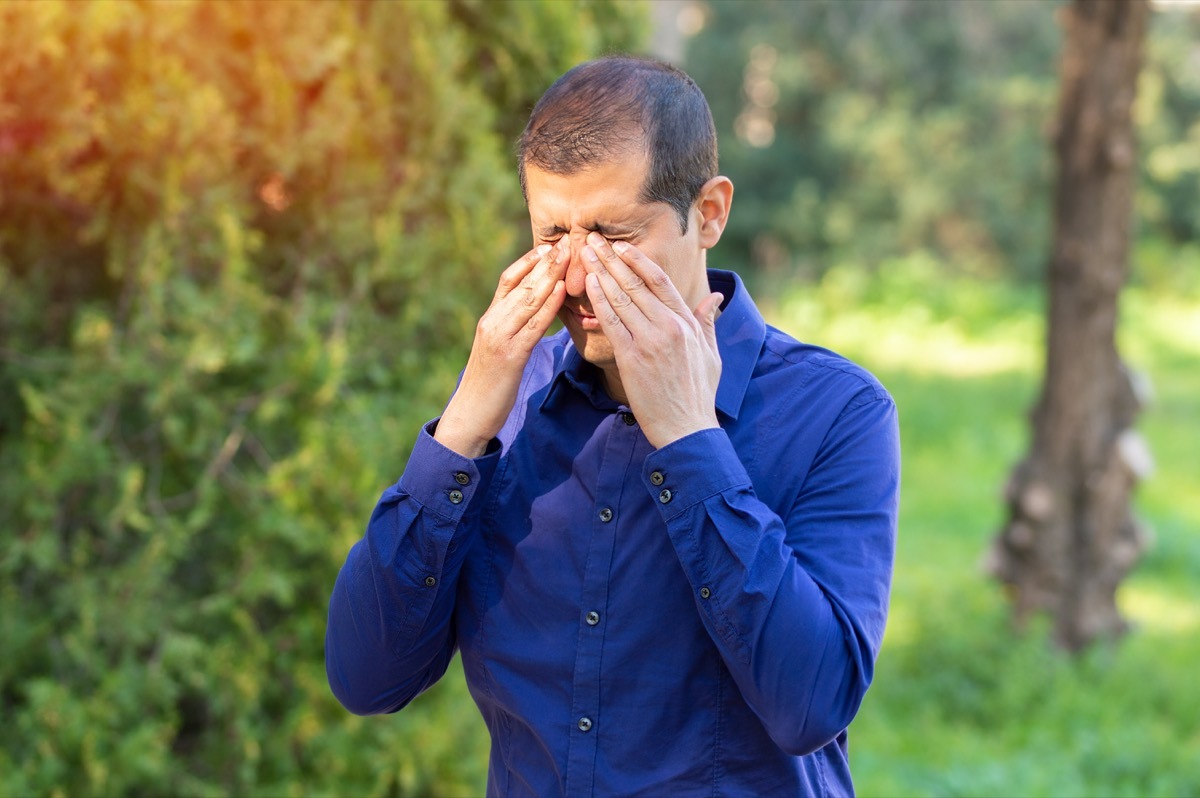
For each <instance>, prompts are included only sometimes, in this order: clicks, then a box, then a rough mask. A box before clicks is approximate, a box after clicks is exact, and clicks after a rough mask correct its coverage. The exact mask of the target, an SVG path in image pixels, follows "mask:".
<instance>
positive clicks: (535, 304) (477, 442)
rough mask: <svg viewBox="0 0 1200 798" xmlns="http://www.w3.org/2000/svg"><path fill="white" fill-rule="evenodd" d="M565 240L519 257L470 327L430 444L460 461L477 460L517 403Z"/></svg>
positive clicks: (555, 298) (559, 298) (550, 308)
mask: <svg viewBox="0 0 1200 798" xmlns="http://www.w3.org/2000/svg"><path fill="white" fill-rule="evenodd" d="M570 259H571V257H570V243H569V242H568V240H567V237H566V236H563V237H562V238H561V239H559V242H558V244H556V245H555V246H553V247H551V246H549V245H546V244H543V245H542V246H540V247H537V248H536V249H533V250H530V251H529V252H527V253H525V255H524V256H522V257H521V259H520V260H518V261H517V262H516V263H514V264H512V265H511V266H509V267H508V268H507V269H505V270H504V273H503V274H501V275H500V284H499V286H497V288H496V294H495V296H494V297H493V298H492V304H491V305H490V306H489V307H488V309H487V312H485V313H484V314H483V316H482V317H481V318H480V319H479V324H477V325H476V327H475V342H474V343H473V344H472V345H471V356H470V357H469V358H467V367H466V369H465V370H464V371H463V375H462V381H461V382H459V385H458V390H457V391H455V393H454V396H453V398H451V400H450V404H449V405H447V406H446V411H445V412H444V413H443V414H442V418H441V420H440V421H439V422H438V425H437V430H436V431H435V432H434V436H433V437H434V439H435V440H437V441H438V442H439V443H441V444H442V445H443V446H445V447H446V448H448V449H451V450H453V451H455V452H458V453H459V454H461V455H463V456H464V457H470V458H475V457H479V456H481V455H482V454H483V453H484V452H485V451H486V450H487V445H488V443H489V442H490V441H491V440H492V438H494V437H496V435H497V434H499V432H500V428H501V427H503V426H504V422H505V420H506V419H507V418H508V414H509V413H510V412H512V408H513V405H514V404H515V403H516V401H517V389H518V388H519V387H520V384H521V374H522V373H523V372H524V370H525V364H526V363H527V362H528V361H529V355H530V353H532V352H533V347H534V346H535V345H536V344H537V342H538V341H540V340H541V338H542V336H544V335H545V334H546V331H547V330H548V329H550V324H551V323H552V322H553V321H554V317H555V315H556V314H557V313H558V309H559V308H561V307H562V303H563V299H564V298H565V297H566V295H567V289H566V286H565V284H564V283H563V278H564V276H565V275H566V272H567V263H568V262H569V261H570Z"/></svg>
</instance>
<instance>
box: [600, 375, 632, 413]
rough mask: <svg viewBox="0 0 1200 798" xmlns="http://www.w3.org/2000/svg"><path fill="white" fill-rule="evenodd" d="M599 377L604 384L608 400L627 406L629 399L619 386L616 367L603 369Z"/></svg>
mask: <svg viewBox="0 0 1200 798" xmlns="http://www.w3.org/2000/svg"><path fill="white" fill-rule="evenodd" d="M600 375H601V380H602V381H603V383H604V391H605V393H607V394H608V395H609V398H611V399H612V400H613V401H614V402H619V403H620V404H623V405H627V404H629V397H628V396H626V395H625V386H624V385H622V384H621V375H620V374H619V373H618V372H617V367H616V366H610V367H607V368H603V369H601V372H600Z"/></svg>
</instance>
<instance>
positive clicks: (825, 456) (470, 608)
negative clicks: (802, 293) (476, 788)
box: [326, 271, 899, 796]
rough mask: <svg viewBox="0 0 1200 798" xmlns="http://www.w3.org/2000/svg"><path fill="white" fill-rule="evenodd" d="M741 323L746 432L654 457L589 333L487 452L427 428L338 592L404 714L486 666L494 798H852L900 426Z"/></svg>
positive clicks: (849, 387) (717, 281)
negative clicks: (850, 736) (453, 444)
mask: <svg viewBox="0 0 1200 798" xmlns="http://www.w3.org/2000/svg"><path fill="white" fill-rule="evenodd" d="M709 281H710V284H711V285H712V287H713V290H717V291H721V292H722V293H723V294H725V296H727V297H729V299H728V300H727V302H726V306H725V308H724V310H723V312H722V315H721V316H720V318H719V319H718V321H717V336H718V343H719V346H720V352H721V359H722V373H721V381H720V386H719V389H718V391H717V402H716V403H717V410H718V419H719V421H720V424H721V429H713V430H705V431H702V432H697V433H695V434H692V435H689V436H687V437H685V438H682V439H680V440H678V441H675V442H673V443H671V444H669V445H667V446H664V447H663V448H661V449H659V450H657V451H656V450H655V449H654V448H653V447H652V446H651V445H650V444H649V443H648V442H647V440H646V438H645V436H644V435H643V434H642V433H641V431H640V430H639V428H638V424H637V420H636V418H634V416H633V415H632V414H631V413H630V412H629V408H628V407H624V406H621V405H619V404H617V403H616V402H614V401H613V400H611V399H610V398H609V397H608V396H607V394H606V393H605V392H604V390H603V388H601V387H600V385H601V383H600V380H599V377H598V373H597V371H596V370H595V368H594V367H593V366H591V365H590V364H588V363H586V362H585V361H583V359H582V358H581V356H580V355H579V353H578V351H577V350H576V349H575V348H574V347H573V345H572V344H571V341H570V338H569V337H568V336H567V334H566V333H565V332H562V333H559V334H558V335H555V336H551V337H548V338H546V339H544V340H543V341H542V342H541V343H540V344H539V345H538V346H537V348H536V349H535V350H534V352H533V355H532V357H531V358H530V361H529V364H528V366H527V367H526V369H525V374H524V378H523V381H522V384H521V388H520V391H519V394H518V399H517V402H516V406H515V408H514V409H513V411H512V414H511V416H510V418H509V419H508V422H507V424H506V425H505V427H504V429H503V431H502V432H501V433H500V435H499V438H498V440H496V441H493V442H492V445H491V447H490V448H489V450H488V452H487V453H486V454H485V455H484V456H482V457H480V458H478V459H475V460H471V459H467V458H464V457H461V456H459V455H457V454H455V453H454V452H452V451H450V450H448V449H446V448H444V447H442V446H441V445H440V444H439V443H437V441H435V440H434V439H433V437H432V436H431V434H430V433H431V431H432V429H433V423H435V422H431V424H430V425H427V426H426V428H425V429H424V430H423V431H422V433H421V435H420V438H419V440H418V441H417V443H416V445H415V446H414V448H413V452H412V456H411V458H410V459H409V462H408V466H407V468H406V469H405V472H404V474H403V476H401V478H400V480H399V482H398V483H397V484H396V485H394V486H393V487H391V488H389V489H388V490H387V491H386V492H385V493H384V494H383V497H382V498H381V499H380V501H379V504H378V506H377V507H376V508H375V512H374V514H373V515H372V516H371V519H370V522H369V524H368V527H367V531H366V535H365V537H364V538H363V539H362V540H361V541H360V542H358V543H357V544H356V545H355V546H354V548H353V549H352V550H351V552H350V555H349V557H348V559H347V561H346V564H345V566H344V567H343V568H342V570H341V572H340V573H339V575H338V578H337V583H336V585H335V587H334V591H333V597H332V601H331V605H330V610H329V627H328V631H327V640H326V668H327V671H328V675H329V682H330V685H331V686H332V688H333V692H334V693H335V694H336V695H337V697H338V699H339V700H340V701H341V702H342V703H343V704H344V705H345V706H346V707H347V708H348V709H350V710H351V711H353V712H356V713H360V714H369V713H379V712H394V711H396V710H398V709H400V708H401V707H403V706H404V705H405V704H407V703H408V702H409V701H411V700H412V699H413V698H414V697H415V696H417V695H418V694H419V693H420V692H421V691H423V690H425V689H426V688H427V687H429V686H430V685H432V684H433V683H434V682H435V681H436V680H437V679H438V678H439V677H440V676H441V675H442V674H443V672H444V671H445V669H446V666H447V664H448V663H449V662H450V659H451V657H452V656H453V654H454V652H455V651H456V650H461V652H462V660H463V666H464V670H465V673H466V678H467V684H468V687H469V689H470V691H471V694H472V696H473V697H474V699H475V701H476V703H477V704H478V707H479V710H480V712H481V713H482V715H483V719H484V721H485V722H486V724H487V727H488V730H489V731H490V733H491V739H492V748H491V759H490V765H489V771H488V792H489V794H494V795H534V796H551V795H570V796H585V795H632V794H647V795H673V796H674V795H699V794H704V795H748V796H764V795H772V796H776V795H845V794H852V793H853V785H852V782H851V779H850V769H849V763H848V760H847V744H846V727H847V726H848V725H849V723H850V721H851V719H852V718H853V717H854V714H855V712H856V711H857V709H858V707H859V704H860V702H861V701H862V698H863V695H864V693H865V692H866V690H867V687H868V685H869V684H870V682H871V677H872V673H873V670H874V662H875V657H876V655H877V653H878V651H879V646H880V642H881V639H882V637H883V630H884V621H885V618H886V615H887V603H888V590H889V586H890V580H891V571H892V557H893V552H894V544H895V531H896V510H897V507H896V505H897V492H898V486H899V442H898V429H897V419H896V409H895V405H894V403H893V402H892V400H891V398H890V397H889V396H888V394H887V393H886V392H885V391H884V389H883V388H882V387H881V386H880V384H879V383H878V382H877V381H876V380H875V379H874V378H873V377H872V376H871V375H870V374H868V373H867V372H866V371H864V370H863V369H861V368H860V367H858V366H856V365H854V364H852V363H850V362H849V361H847V360H846V359H844V358H842V357H840V356H838V355H836V354H833V353H832V352H829V351H827V350H825V349H821V348H818V347H815V346H810V345H807V344H801V343H798V342H796V341H795V340H793V339H792V338H789V337H788V336H786V335H785V334H783V333H781V332H779V331H778V330H776V329H774V328H771V327H769V326H767V325H766V324H765V323H764V321H763V318H762V316H761V314H760V313H759V312H758V310H757V309H756V308H755V306H754V304H753V302H752V301H751V299H750V297H749V295H748V294H747V292H746V290H745V288H744V287H743V285H742V283H741V280H740V279H739V278H738V277H737V276H736V275H734V274H732V273H729V272H719V271H710V272H709Z"/></svg>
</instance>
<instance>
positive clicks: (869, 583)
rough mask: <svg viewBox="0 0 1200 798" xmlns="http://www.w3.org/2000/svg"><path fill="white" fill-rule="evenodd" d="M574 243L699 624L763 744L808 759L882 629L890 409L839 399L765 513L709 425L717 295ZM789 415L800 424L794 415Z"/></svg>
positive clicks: (595, 246)
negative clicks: (648, 451) (816, 450)
mask: <svg viewBox="0 0 1200 798" xmlns="http://www.w3.org/2000/svg"><path fill="white" fill-rule="evenodd" d="M588 244H589V246H590V247H591V249H592V253H594V255H595V257H589V253H588V252H587V251H586V250H585V252H584V260H585V263H586V264H587V268H588V271H589V274H588V282H587V290H588V296H589V298H590V299H591V301H592V305H593V307H594V308H595V310H596V317H597V318H598V319H600V321H601V324H602V325H603V327H604V330H605V333H606V334H607V335H608V337H609V339H610V341H612V344H613V350H614V355H615V357H616V359H617V365H618V368H619V369H620V373H621V380H622V384H623V386H624V388H625V391H626V394H627V395H628V397H629V403H630V406H631V409H632V410H633V412H634V414H635V415H636V416H637V418H638V421H639V423H641V425H642V427H643V430H644V432H645V434H646V437H647V439H648V440H649V441H650V442H651V443H652V444H654V445H655V447H657V449H658V451H656V452H655V453H654V454H652V455H651V456H650V457H648V458H647V461H646V471H645V473H644V475H643V477H644V479H645V480H646V486H647V489H648V490H650V491H651V494H652V495H653V496H654V497H655V498H656V499H657V500H658V505H659V507H660V510H661V512H662V513H663V518H664V521H666V523H667V530H668V534H669V535H670V537H671V540H672V543H673V544H674V546H675V550H676V553H677V555H678V556H679V560H680V562H681V564H682V565H683V567H684V570H685V572H686V573H687V574H688V578H689V579H690V580H691V582H692V585H693V589H694V590H695V597H696V607H697V610H698V612H699V613H700V617H701V619H702V621H703V622H704V624H705V626H706V628H707V629H708V631H709V634H710V636H711V637H712V639H713V641H714V643H715V644H716V646H717V648H718V649H719V650H720V651H721V654H722V657H723V659H724V661H725V664H726V666H727V667H728V668H729V670H730V672H731V674H732V675H733V678H734V679H735V681H736V682H737V684H738V687H739V688H740V690H741V692H742V696H743V697H744V698H745V700H746V702H747V703H748V704H749V705H750V706H751V708H752V709H753V710H754V711H755V713H756V714H757V715H758V716H759V718H760V719H761V720H762V722H763V725H764V727H765V728H766V729H767V731H768V733H769V734H770V735H771V737H772V739H774V740H775V741H776V743H777V744H778V745H779V746H780V747H781V748H782V749H784V750H786V751H789V752H792V753H796V754H804V753H808V752H810V751H812V750H815V749H816V748H819V747H821V746H822V745H824V744H826V743H828V742H829V740H831V739H832V738H833V737H834V736H836V734H837V733H838V732H840V731H841V730H842V729H844V728H845V727H846V725H847V724H848V723H849V722H850V719H851V718H853V716H854V713H855V712H856V711H857V709H858V706H859V703H860V702H861V700H862V697H863V695H864V694H865V692H866V688H867V686H868V685H869V684H870V681H871V678H872V675H873V669H874V659H875V655H876V653H877V652H878V649H879V644H880V642H881V639H882V635H883V624H884V619H885V617H886V607H887V599H888V591H889V589H890V584H891V567H892V557H893V551H894V546H895V528H896V502H897V496H898V487H899V485H898V483H899V435H898V427H897V423H896V413H895V405H894V404H893V403H892V401H891V399H890V398H889V397H887V396H886V394H884V393H883V392H882V391H879V392H878V394H877V393H876V392H875V390H874V389H871V390H865V391H864V392H863V394H862V395H861V396H857V397H856V398H855V399H854V400H853V401H847V404H846V406H845V408H844V410H843V412H842V413H841V414H840V416H839V417H838V419H837V421H836V423H833V424H832V425H831V426H830V428H829V429H828V430H827V431H826V433H825V435H824V440H823V442H822V449H821V452H820V454H819V456H818V459H817V461H815V462H814V464H813V467H812V470H811V471H810V473H808V474H807V475H806V477H805V479H804V485H803V491H802V494H801V496H800V498H799V499H798V500H797V501H796V503H795V506H793V507H792V508H790V510H788V511H787V512H785V513H783V515H782V516H781V514H779V513H777V512H775V511H774V510H772V509H771V508H770V507H768V506H767V505H765V504H764V503H763V502H762V501H761V500H759V498H758V497H757V496H756V494H755V492H754V488H753V486H752V485H751V481H750V478H749V476H748V474H747V473H746V470H745V468H744V467H743V465H742V463H741V462H740V461H739V460H738V456H737V453H736V452H735V451H734V449H733V446H732V444H731V443H730V441H729V438H728V436H727V435H726V434H725V433H724V432H723V431H722V430H720V429H719V428H715V427H716V425H715V417H714V412H715V411H714V409H713V408H714V405H715V399H716V390H717V383H718V378H719V374H720V355H719V352H718V350H717V344H716V336H715V331H714V329H713V316H714V315H715V306H716V303H715V300H714V297H715V296H719V295H710V296H709V297H708V298H706V299H705V300H704V301H702V302H701V303H700V306H699V307H698V308H697V309H696V310H695V311H691V310H689V309H688V308H687V305H686V304H685V303H684V302H683V299H682V297H681V296H680V295H679V294H678V292H677V291H675V289H674V287H673V286H672V285H671V282H670V280H668V279H665V278H666V275H665V274H664V273H663V271H662V269H660V268H659V267H658V266H657V265H656V264H655V263H653V262H652V261H650V260H649V259H648V258H647V257H646V256H645V255H644V254H642V253H641V252H640V251H638V250H637V248H636V247H633V246H630V245H628V244H624V245H618V246H617V247H616V248H614V247H610V246H608V244H607V242H605V241H603V240H602V239H600V238H599V237H598V236H591V237H589V239H588ZM618 250H619V251H618ZM792 416H793V418H795V419H798V420H799V423H803V421H804V416H803V414H802V413H801V409H800V408H797V412H796V413H794V414H792ZM800 431H801V430H800V429H799V428H797V429H795V430H784V429H780V430H777V431H776V434H777V436H778V438H779V440H781V441H786V440H789V439H790V437H789V436H791V435H798V434H800Z"/></svg>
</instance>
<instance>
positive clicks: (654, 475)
mask: <svg viewBox="0 0 1200 798" xmlns="http://www.w3.org/2000/svg"><path fill="white" fill-rule="evenodd" d="M650 484H651V485H661V484H663V475H662V472H661V471H652V472H650Z"/></svg>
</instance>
